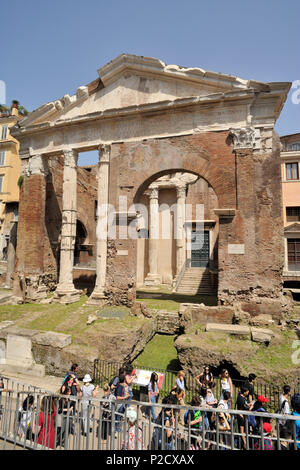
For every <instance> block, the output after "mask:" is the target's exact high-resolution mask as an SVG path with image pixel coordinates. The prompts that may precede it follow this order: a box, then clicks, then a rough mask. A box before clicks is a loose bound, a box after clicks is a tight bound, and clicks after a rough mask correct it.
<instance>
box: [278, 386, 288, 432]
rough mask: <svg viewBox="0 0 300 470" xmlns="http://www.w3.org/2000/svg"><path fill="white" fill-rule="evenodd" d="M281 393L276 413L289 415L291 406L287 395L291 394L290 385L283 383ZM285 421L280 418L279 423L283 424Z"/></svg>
mask: <svg viewBox="0 0 300 470" xmlns="http://www.w3.org/2000/svg"><path fill="white" fill-rule="evenodd" d="M282 391H283V393H282V394H281V395H280V396H279V410H278V413H280V414H283V415H289V414H290V413H291V408H290V404H289V396H290V395H291V387H290V386H289V385H285V386H284V387H283V389H282ZM285 423H286V420H285V419H280V420H279V424H280V425H281V426H284V425H285Z"/></svg>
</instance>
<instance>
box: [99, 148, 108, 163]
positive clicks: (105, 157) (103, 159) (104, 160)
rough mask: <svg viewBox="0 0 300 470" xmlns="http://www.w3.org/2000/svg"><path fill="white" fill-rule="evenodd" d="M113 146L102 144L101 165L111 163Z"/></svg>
mask: <svg viewBox="0 0 300 470" xmlns="http://www.w3.org/2000/svg"><path fill="white" fill-rule="evenodd" d="M110 151H111V145H109V144H100V145H99V147H98V152H99V163H100V164H102V163H109V160H110Z"/></svg>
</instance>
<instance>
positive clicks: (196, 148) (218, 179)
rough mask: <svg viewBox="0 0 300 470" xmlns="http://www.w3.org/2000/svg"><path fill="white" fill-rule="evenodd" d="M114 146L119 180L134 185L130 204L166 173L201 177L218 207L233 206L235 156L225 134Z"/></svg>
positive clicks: (218, 133)
mask: <svg viewBox="0 0 300 470" xmlns="http://www.w3.org/2000/svg"><path fill="white" fill-rule="evenodd" d="M114 147H115V148H114V150H113V153H114V158H116V160H115V163H116V164H117V171H118V172H119V174H120V175H121V174H122V176H120V177H119V181H121V180H123V178H124V179H125V178H126V180H127V182H128V184H133V188H132V201H131V202H132V203H134V202H136V200H137V199H138V197H139V195H140V194H141V192H142V190H143V188H145V185H146V184H150V183H151V182H152V181H153V180H154V179H156V178H157V177H159V176H162V175H164V174H166V173H172V172H175V171H182V172H190V173H193V174H196V175H199V176H200V177H202V178H204V179H205V180H206V181H207V182H208V183H209V185H210V186H211V187H212V188H213V190H214V192H215V193H216V195H217V198H218V201H219V207H221V208H222V207H223V208H226V207H231V208H235V207H236V189H235V188H236V167H235V155H234V153H233V151H232V144H231V143H230V141H229V140H228V132H209V133H201V134H194V135H189V136H180V137H173V138H166V139H151V140H147V141H143V142H130V143H124V144H116V146H114ZM123 175H127V176H126V177H123ZM146 182H147V183H146Z"/></svg>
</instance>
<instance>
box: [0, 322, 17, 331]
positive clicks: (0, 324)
mask: <svg viewBox="0 0 300 470" xmlns="http://www.w3.org/2000/svg"><path fill="white" fill-rule="evenodd" d="M12 325H14V322H13V321H9V320H5V321H2V322H0V330H3V329H5V328H8V327H9V326H12Z"/></svg>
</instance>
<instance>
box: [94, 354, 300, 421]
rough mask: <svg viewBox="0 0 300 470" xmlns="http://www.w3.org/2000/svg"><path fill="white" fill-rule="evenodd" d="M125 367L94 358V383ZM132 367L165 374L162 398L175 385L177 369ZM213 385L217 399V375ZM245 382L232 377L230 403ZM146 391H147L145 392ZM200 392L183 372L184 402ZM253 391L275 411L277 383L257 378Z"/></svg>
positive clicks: (137, 391)
mask: <svg viewBox="0 0 300 470" xmlns="http://www.w3.org/2000/svg"><path fill="white" fill-rule="evenodd" d="M124 366H125V367H126V364H125V365H124V363H122V362H110V361H104V360H101V359H95V361H94V372H93V380H94V382H95V383H97V384H99V385H101V386H103V385H104V384H105V383H108V382H109V381H110V380H111V379H112V378H113V377H115V376H116V375H118V371H119V368H120V367H124ZM132 367H134V368H139V369H143V370H149V371H150V370H151V371H154V372H160V373H163V374H165V379H164V382H163V386H162V389H161V390H160V397H161V398H163V397H165V396H167V395H169V393H170V391H171V389H172V387H173V386H174V385H175V381H176V376H177V373H178V371H174V370H165V369H160V368H152V369H151V368H150V367H147V366H143V365H132ZM214 383H215V387H214V388H213V390H212V391H213V394H214V396H215V398H217V399H219V398H220V396H221V394H222V389H221V381H220V379H219V377H214ZM244 383H245V379H243V380H242V379H232V384H233V393H232V397H231V401H232V403H234V404H235V403H236V399H237V396H238V393H239V390H240V387H241V386H242V385H243V384H244ZM133 391H134V394H135V397H138V398H139V397H140V393H141V392H142V393H143V392H144V393H145V391H144V390H143V389H142V388H141V387H139V386H138V385H134V386H133ZM146 393H147V392H146ZM199 393H200V386H199V385H198V384H197V382H196V380H195V376H194V375H192V374H188V373H187V374H185V402H186V403H190V402H191V400H192V398H193V396H195V395H199ZM254 393H255V395H256V396H259V395H264V396H265V397H267V398H268V399H269V402H268V410H269V411H272V412H276V411H277V409H278V406H279V405H278V404H279V396H280V395H281V393H282V389H281V388H280V387H279V386H277V385H272V384H265V383H261V382H259V381H258V380H256V381H255V383H254ZM294 393H300V386H299V385H298V386H295V387H294V388H293V389H292V394H294Z"/></svg>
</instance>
